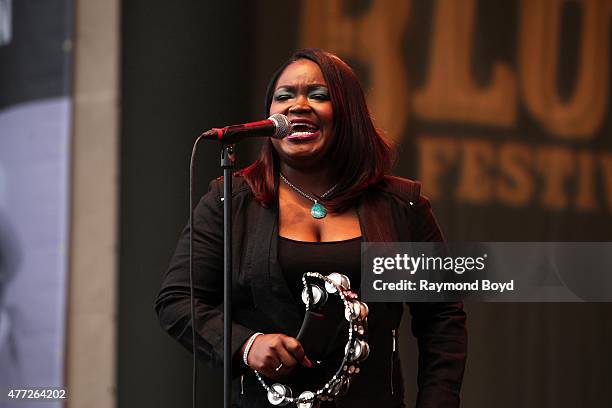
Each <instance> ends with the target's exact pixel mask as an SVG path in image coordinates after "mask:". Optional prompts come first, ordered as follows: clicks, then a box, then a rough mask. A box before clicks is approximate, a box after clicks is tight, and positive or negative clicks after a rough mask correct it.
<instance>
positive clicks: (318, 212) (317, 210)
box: [310, 201, 327, 219]
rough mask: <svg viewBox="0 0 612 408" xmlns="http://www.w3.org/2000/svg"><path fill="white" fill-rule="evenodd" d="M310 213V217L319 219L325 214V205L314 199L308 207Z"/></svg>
mask: <svg viewBox="0 0 612 408" xmlns="http://www.w3.org/2000/svg"><path fill="white" fill-rule="evenodd" d="M310 215H312V218H316V219H321V218H324V217H325V216H326V215H327V210H326V209H325V207H323V206H322V205H321V204H319V203H317V202H316V201H315V203H314V204H313V205H312V207H311V208H310Z"/></svg>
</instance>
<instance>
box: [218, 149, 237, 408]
mask: <svg viewBox="0 0 612 408" xmlns="http://www.w3.org/2000/svg"><path fill="white" fill-rule="evenodd" d="M235 163H236V157H235V156H234V145H232V144H223V145H222V146H221V168H222V169H223V376H224V377H223V407H224V408H230V406H231V404H232V355H231V349H232V181H233V180H232V173H233V170H234V166H235Z"/></svg>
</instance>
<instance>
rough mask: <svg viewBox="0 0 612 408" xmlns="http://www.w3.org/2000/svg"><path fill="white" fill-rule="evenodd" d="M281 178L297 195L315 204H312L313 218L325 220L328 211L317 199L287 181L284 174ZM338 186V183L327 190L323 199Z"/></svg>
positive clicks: (322, 195) (311, 213)
mask: <svg viewBox="0 0 612 408" xmlns="http://www.w3.org/2000/svg"><path fill="white" fill-rule="evenodd" d="M280 177H281V179H282V180H283V181H284V182H285V184H287V185H288V186H289V187H291V188H292V189H293V190H294V191H295V192H296V193H298V194H299V195H301V196H302V197H304V198H306V199H308V200H310V201H312V202H313V203H314V204H312V207H310V215H312V218H316V219H321V218H325V216H326V215H327V210H326V209H325V207H323V206H322V205H321V204H319V202H318V200H317V199H316V198H314V197H312V196H311V195H308V194H306V193H305V192H303V191H302V190H300V189H299V188H297V187H296V186H294V185H293V183H291V182H290V181H289V180H287V178H285V176H283V173H280ZM337 185H338V183H336V184H334V185H333V186H332V187H331V188H330V189H329V190H327V191H326V192H324V193H323V194H321V198H325V197H327V195H328V194H329V193H331V192H332V191H334V189H335V188H336V186H337Z"/></svg>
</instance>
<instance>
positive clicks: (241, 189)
mask: <svg viewBox="0 0 612 408" xmlns="http://www.w3.org/2000/svg"><path fill="white" fill-rule="evenodd" d="M223 182H224V178H223V176H219V177H217V178H216V179H213V180H212V181H211V182H210V184H209V185H208V190H209V191H214V192H216V193H217V194H218V195H219V196H220V197H222V196H223ZM250 191H251V188H250V187H249V185H248V184H247V182H246V180H245V179H244V177H243V176H242V175H237V174H234V175H233V176H232V197H236V196H237V195H241V194H244V193H249V192H250Z"/></svg>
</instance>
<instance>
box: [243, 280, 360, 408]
mask: <svg viewBox="0 0 612 408" xmlns="http://www.w3.org/2000/svg"><path fill="white" fill-rule="evenodd" d="M313 280H315V281H317V280H318V281H320V284H313V283H311V282H310V281H313ZM302 283H303V284H304V290H303V291H302V301H303V302H304V305H305V306H306V315H305V319H304V322H303V323H302V329H301V330H300V333H299V334H298V336H297V339H298V340H300V339H301V336H303V335H304V332H305V328H306V327H308V325H309V322H308V319H310V318H312V315H313V313H316V311H320V310H322V308H323V306H324V305H325V304H326V302H327V301H328V300H329V298H330V297H338V298H339V299H340V300H341V301H342V303H343V304H344V318H345V319H346V321H347V322H348V324H347V326H348V329H347V331H348V336H347V337H348V340H347V342H346V346H345V347H344V357H343V358H342V360H341V364H340V366H339V367H338V369H336V370H335V371H333V375H332V377H331V378H330V379H329V380H327V381H326V382H324V383H323V385H321V386H320V387H319V388H318V389H317V390H316V391H308V390H307V391H303V392H302V393H301V394H300V395H299V396H297V397H293V395H292V390H291V387H290V386H288V385H283V384H280V383H275V384H272V385H271V386H268V384H266V382H265V381H264V379H263V378H262V377H261V375H259V373H258V372H257V371H256V370H253V371H254V373H255V376H256V377H257V379H258V380H259V382H260V383H261V385H262V386H263V388H264V389H265V390H266V391H267V393H268V401H269V402H270V404H272V405H277V406H286V405H289V404H292V403H294V404H295V405H296V406H297V407H298V408H316V407H317V406H319V404H320V403H321V402H322V401H333V400H334V398H337V397H340V396H342V395H344V394H345V393H346V392H347V391H348V388H349V386H350V383H351V378H352V377H353V376H354V375H356V374H358V373H359V371H360V367H359V365H360V363H361V362H362V361H364V360H365V359H366V358H368V355H369V352H370V347H369V346H368V343H367V342H366V336H367V317H368V306H367V305H366V304H365V303H363V302H361V301H360V300H359V297H358V296H357V294H356V293H354V292H352V291H351V290H350V289H351V283H350V280H349V278H348V277H347V276H345V275H342V274H339V273H336V272H334V273H331V274H329V275H327V276H324V275H321V274H320V273H318V272H307V273H305V274H304V276H302Z"/></svg>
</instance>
